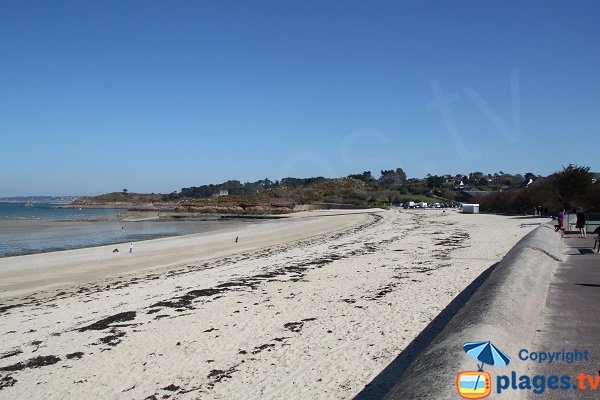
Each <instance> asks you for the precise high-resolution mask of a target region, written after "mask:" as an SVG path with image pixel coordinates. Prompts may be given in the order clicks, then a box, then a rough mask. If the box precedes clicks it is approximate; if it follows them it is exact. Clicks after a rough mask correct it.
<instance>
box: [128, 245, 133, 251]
mask: <svg viewBox="0 0 600 400" xmlns="http://www.w3.org/2000/svg"><path fill="white" fill-rule="evenodd" d="M129 252H130V253H133V243H129Z"/></svg>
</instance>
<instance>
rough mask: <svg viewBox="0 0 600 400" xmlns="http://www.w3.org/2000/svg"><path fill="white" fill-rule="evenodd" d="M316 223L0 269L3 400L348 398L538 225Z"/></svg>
mask: <svg viewBox="0 0 600 400" xmlns="http://www.w3.org/2000/svg"><path fill="white" fill-rule="evenodd" d="M317 214H324V213H315V212H311V213H304V214H301V215H297V216H294V217H292V218H290V219H286V220H285V221H269V222H264V223H260V224H257V225H254V226H251V227H248V228H245V229H244V230H243V231H240V232H219V233H208V234H199V235H190V236H185V237H177V238H169V239H159V240H153V241H147V242H140V243H136V244H135V247H134V254H132V255H129V254H127V253H126V251H127V245H121V246H119V247H120V249H121V252H120V253H117V254H112V253H110V252H109V250H110V249H111V248H114V247H115V246H108V247H104V248H94V249H82V250H73V251H67V252H58V253H52V254H42V255H31V256H21V257H11V258H6V259H0V278H2V279H1V280H0V290H1V292H0V299H2V300H1V301H2V305H0V309H1V308H2V306H9V307H10V306H13V305H18V306H16V307H14V308H9V309H6V310H5V311H4V313H3V314H0V315H1V322H0V334H1V335H2V342H1V344H0V357H3V355H4V356H6V355H7V354H9V353H10V352H15V351H21V353H18V354H16V355H13V356H10V357H4V358H0V369H1V368H3V367H4V368H6V367H9V366H14V365H15V364H17V363H19V362H27V360H31V359H34V358H35V357H38V356H44V357H49V356H55V357H57V358H60V360H59V361H57V359H53V358H45V359H38V360H37V361H38V362H39V361H40V360H45V361H47V362H48V363H53V362H55V361H57V362H55V363H54V364H52V365H46V366H41V367H39V368H23V369H19V370H16V371H6V370H5V371H0V387H2V386H3V385H4V386H5V387H4V388H2V390H0V398H10V399H21V398H22V399H25V398H32V397H35V398H49V399H63V398H69V399H79V398H83V397H87V398H127V399H129V398H136V399H143V398H147V397H150V398H153V397H151V396H155V397H154V398H157V399H158V398H163V396H164V395H169V396H170V397H169V398H177V399H196V398H202V399H258V398H272V399H275V398H277V399H279V398H293V399H299V398H311V399H320V398H323V399H344V398H352V397H353V396H354V395H356V394H357V393H358V392H359V391H360V390H361V389H362V388H363V387H364V386H365V385H366V384H367V383H369V382H370V381H371V380H372V379H373V378H374V377H375V376H376V375H377V374H378V373H379V372H380V371H381V370H383V369H384V368H385V367H386V366H387V365H388V364H389V363H390V362H391V361H392V360H394V358H396V356H397V355H398V354H399V353H400V352H401V351H402V350H403V349H404V348H405V347H406V346H407V345H408V344H409V343H410V341H411V340H412V339H414V338H415V337H416V336H417V335H418V334H419V332H421V330H423V328H425V327H426V326H427V324H428V323H429V322H430V321H431V320H432V319H433V318H435V316H436V315H437V314H438V313H439V312H440V311H441V310H442V309H443V308H444V307H445V306H446V305H447V304H448V303H449V302H450V301H451V300H452V299H453V298H454V297H455V296H456V295H457V294H458V293H460V292H461V291H462V290H463V289H464V288H465V287H466V286H467V285H468V284H469V283H470V282H471V281H473V279H475V278H476V277H477V276H478V275H479V274H480V273H481V272H482V271H484V270H485V269H487V268H488V267H489V266H491V265H492V264H494V263H495V262H497V261H499V260H500V259H501V258H502V256H503V255H504V254H505V253H506V252H507V251H508V250H509V249H510V247H512V246H513V245H514V244H515V243H516V242H517V241H518V240H519V239H520V238H521V237H522V236H524V235H525V234H526V233H528V232H529V231H531V230H532V229H533V228H534V227H533V226H529V227H525V228H520V224H521V223H522V222H527V223H535V222H540V220H535V219H528V220H525V221H523V220H521V219H518V218H510V217H500V216H493V215H462V214H457V213H455V212H454V211H447V212H445V213H444V212H442V211H410V212H406V211H403V212H398V211H386V212H380V213H378V214H375V213H358V214H352V215H342V216H328V217H319V218H316V217H314V215H317ZM328 214H331V213H328ZM236 235H239V236H240V243H238V244H237V245H235V244H234V243H233V239H234V238H235V236H236ZM119 275H122V276H123V277H119ZM219 285H221V286H219ZM203 289H211V290H207V291H206V290H204V291H203ZM33 292H36V293H35V294H30V293H33ZM157 303H158V304H157ZM125 312H127V313H128V314H123V316H124V317H127V318H123V320H122V321H120V322H119V321H116V322H114V323H112V324H110V326H106V327H101V326H100V327H94V326H92V328H98V330H95V329H81V328H84V327H86V326H89V325H90V324H93V323H94V322H97V321H100V320H102V319H104V318H107V317H109V316H113V315H116V314H119V313H125ZM134 313H135V314H134ZM75 352H82V353H83V355H82V357H81V358H76V357H74V356H71V358H70V359H69V358H68V357H67V355H68V354H72V353H75ZM21 366H22V365H17V366H16V367H14V369H16V368H19V367H21ZM14 380H16V382H15V381H14ZM11 384H12V385H11Z"/></svg>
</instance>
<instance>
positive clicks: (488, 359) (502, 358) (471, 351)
mask: <svg viewBox="0 0 600 400" xmlns="http://www.w3.org/2000/svg"><path fill="white" fill-rule="evenodd" d="M463 349H464V350H465V352H466V353H467V354H468V355H470V356H471V357H473V358H474V359H476V360H477V361H481V365H478V366H477V367H478V368H479V371H483V364H489V365H498V366H501V367H504V366H506V365H508V364H509V363H510V357H509V356H507V355H506V354H504V353H503V352H502V350H500V349H499V348H497V347H496V346H494V345H493V344H492V342H467V343H465V344H464V345H463Z"/></svg>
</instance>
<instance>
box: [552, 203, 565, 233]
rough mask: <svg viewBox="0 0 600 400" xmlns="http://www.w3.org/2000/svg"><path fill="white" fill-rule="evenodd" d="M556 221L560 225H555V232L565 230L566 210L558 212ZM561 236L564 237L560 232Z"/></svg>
mask: <svg viewBox="0 0 600 400" xmlns="http://www.w3.org/2000/svg"><path fill="white" fill-rule="evenodd" d="M556 221H557V222H558V225H554V232H558V231H560V230H561V229H562V228H563V225H564V222H565V209H564V208H563V209H562V210H560V211H559V212H558V216H557V217H556ZM560 236H561V237H562V236H563V233H562V232H560Z"/></svg>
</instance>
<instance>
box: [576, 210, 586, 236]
mask: <svg viewBox="0 0 600 400" xmlns="http://www.w3.org/2000/svg"><path fill="white" fill-rule="evenodd" d="M575 227H576V228H577V229H579V237H580V238H584V239H585V236H586V234H585V214H584V213H583V210H582V209H581V208H580V209H579V212H578V213H577V221H576V222H575Z"/></svg>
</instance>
